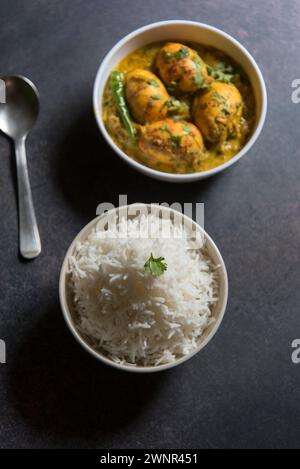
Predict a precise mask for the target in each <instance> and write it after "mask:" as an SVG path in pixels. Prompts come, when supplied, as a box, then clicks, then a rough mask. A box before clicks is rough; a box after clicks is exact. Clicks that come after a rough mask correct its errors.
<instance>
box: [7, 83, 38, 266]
mask: <svg viewBox="0 0 300 469" xmlns="http://www.w3.org/2000/svg"><path fill="white" fill-rule="evenodd" d="M1 79H2V80H4V82H5V95H6V96H5V100H6V102H5V103H2V104H0V130H2V132H3V133H5V134H6V135H7V136H8V137H10V138H11V139H12V140H13V142H14V147H15V153H16V163H17V180H18V202H19V231H20V252H21V255H22V256H23V257H25V258H26V259H34V258H35V257H37V256H38V255H39V254H40V252H41V241H40V236H39V231H38V226H37V222H36V217H35V212H34V206H33V201H32V194H31V189H30V182H29V176H28V169H27V159H26V149H25V142H26V137H27V135H28V134H29V132H30V130H31V129H32V127H33V126H34V124H35V122H36V120H37V117H38V113H39V94H38V91H37V89H36V87H35V86H34V84H33V83H32V82H31V81H30V80H28V79H27V78H25V77H22V76H7V77H1Z"/></svg>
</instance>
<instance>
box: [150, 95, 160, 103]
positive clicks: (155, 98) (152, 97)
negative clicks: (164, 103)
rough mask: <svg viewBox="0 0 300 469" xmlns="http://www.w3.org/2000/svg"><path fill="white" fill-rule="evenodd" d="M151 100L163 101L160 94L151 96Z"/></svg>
mask: <svg viewBox="0 0 300 469" xmlns="http://www.w3.org/2000/svg"><path fill="white" fill-rule="evenodd" d="M151 99H153V101H159V100H160V99H161V96H160V95H159V94H154V95H152V96H151Z"/></svg>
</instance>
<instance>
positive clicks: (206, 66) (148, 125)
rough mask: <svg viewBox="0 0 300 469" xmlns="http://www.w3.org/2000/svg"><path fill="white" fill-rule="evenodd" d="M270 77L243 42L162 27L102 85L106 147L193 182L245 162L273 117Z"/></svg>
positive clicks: (155, 173)
mask: <svg viewBox="0 0 300 469" xmlns="http://www.w3.org/2000/svg"><path fill="white" fill-rule="evenodd" d="M266 109H267V95H266V88H265V84H264V80H263V77H262V74H261V72H260V70H259V68H258V66H257V64H256V62H255V61H254V59H253V58H252V57H251V55H250V54H249V53H248V52H247V51H246V49H244V47H243V46H241V44H239V43H238V42H237V41H236V40H235V39H233V38H232V37H230V36H228V35H227V34H226V33H224V32H222V31H220V30H217V29H215V28H213V27H211V26H207V25H203V24H200V23H194V22H189V21H166V22H161V23H155V24H153V25H149V26H146V27H144V28H141V29H139V30H138V31H135V32H134V33H132V34H130V35H129V36H127V37H126V38H124V39H123V40H121V41H120V42H119V43H118V44H117V45H116V46H115V47H114V48H113V49H112V50H111V52H110V53H109V54H108V55H107V56H106V58H105V59H104V61H103V62H102V65H101V66H100V68H99V71H98V74H97V77H96V81H95V85H94V111H95V115H96V120H97V122H98V125H99V127H100V130H101V131H102V134H103V135H104V137H105V139H106V140H107V141H108V143H109V144H110V145H111V147H112V148H113V149H114V150H115V152H116V153H117V154H118V155H119V156H120V157H121V158H122V159H124V160H125V161H126V162H127V163H129V164H130V165H131V166H133V167H134V168H135V169H137V170H139V171H140V172H143V173H144V174H147V175H149V176H151V177H154V178H157V179H161V180H165V181H173V182H189V181H195V180H199V179H203V178H206V177H209V176H212V175H214V174H216V173H218V172H220V171H222V170H224V169H225V168H227V167H229V166H231V165H232V164H234V163H235V162H236V161H238V160H239V159H240V158H241V157H242V156H244V155H245V154H246V153H247V152H248V151H249V149H250V148H251V147H252V145H253V144H254V142H255V141H256V139H257V138H258V136H259V134H260V132H261V130H262V127H263V124H264V121H265V116H266Z"/></svg>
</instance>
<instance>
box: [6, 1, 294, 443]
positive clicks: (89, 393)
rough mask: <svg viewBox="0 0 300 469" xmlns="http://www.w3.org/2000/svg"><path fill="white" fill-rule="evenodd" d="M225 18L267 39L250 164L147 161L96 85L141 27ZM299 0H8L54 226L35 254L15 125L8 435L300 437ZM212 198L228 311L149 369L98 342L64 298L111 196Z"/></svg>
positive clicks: (41, 201)
mask: <svg viewBox="0 0 300 469" xmlns="http://www.w3.org/2000/svg"><path fill="white" fill-rule="evenodd" d="M174 18H175V19H176V18H180V19H193V20H199V21H202V22H206V23H209V24H212V25H214V26H217V27H219V28H222V29H224V30H225V31H227V32H228V33H230V34H232V35H233V36H235V37H236V38H237V39H239V40H240V41H241V42H242V43H243V44H244V45H245V46H246V47H247V48H249V50H250V51H251V52H252V53H253V55H254V57H255V58H256V60H257V61H258V64H259V65H260V67H261V69H262V71H263V74H264V76H265V78H266V81H267V86H268V92H269V114H268V119H267V122H266V126H265V128H264V131H263V134H262V136H261V138H260V139H259V141H258V143H257V144H256V145H255V147H254V148H253V149H252V151H251V152H250V153H249V154H248V155H247V157H246V158H244V159H243V160H242V161H241V162H240V163H239V164H237V165H236V166H234V167H233V168H232V169H231V170H229V171H227V172H225V173H223V174H222V175H220V176H218V177H216V178H214V179H211V180H209V181H207V182H204V183H201V182H200V183H196V184H193V185H186V186H175V185H169V184H167V183H161V182H155V181H153V180H151V179H147V178H146V177H144V176H142V175H139V174H137V173H136V172H134V171H133V170H132V169H130V168H128V167H127V166H126V165H125V164H124V163H122V162H121V161H119V159H118V158H117V157H116V156H115V155H114V154H113V153H112V152H111V150H110V149H109V148H108V147H107V146H106V144H105V143H104V142H103V140H102V138H101V136H100V134H99V131H98V130H97V128H96V125H95V122H94V118H93V115H92V110H91V109H92V106H91V93H92V84H93V80H94V76H95V73H96V71H97V68H98V65H99V63H100V61H101V59H102V58H103V56H104V54H105V53H106V52H107V51H108V50H109V49H110V48H111V47H112V46H113V45H114V44H115V43H116V42H117V41H118V40H119V39H120V38H121V37H122V36H124V35H125V34H127V33H128V32H130V31H132V30H134V29H136V28H137V27H139V26H142V25H144V24H147V23H150V22H152V21H157V20H163V19H174ZM299 24H300V2H299V0H294V1H291V0H288V1H282V0H267V1H265V2H261V1H260V0H255V1H251V2H250V3H249V2H241V1H240V0H230V1H227V2H224V1H223V0H214V1H211V0H202V1H201V0H181V1H178V0H177V1H175V0H174V1H173V0H163V1H159V0H130V1H125V0H123V1H122V0H109V1H104V0H85V1H83V0H82V1H80V0H72V1H71V0H52V1H51V2H49V1H47V0H39V1H37V0H35V1H34V0H28V1H26V2H24V1H21V0H10V1H6V0H1V2H0V63H1V73H2V74H8V73H20V74H24V75H27V76H28V77H29V78H31V79H32V80H33V81H34V82H35V83H36V85H37V87H38V88H39V91H40V94H41V114H40V119H39V121H38V125H37V126H36V128H35V130H34V132H33V133H32V135H31V136H30V138H29V140H28V159H29V168H30V176H31V182H32V188H33V195H34V201H35V205H36V211H37V216H38V221H39V226H40V232H41V237H42V242H43V254H42V255H41V257H40V258H38V259H37V260H36V261H35V262H31V263H25V262H22V261H21V260H20V259H19V258H18V254H17V241H18V228H17V211H16V199H15V187H14V178H15V171H14V160H13V157H12V152H11V148H10V144H9V142H8V141H7V140H6V139H5V138H4V137H1V138H0V155H1V163H0V164H1V170H0V200H1V205H0V216H1V231H0V244H1V248H0V272H1V273H0V275H1V295H0V338H1V339H5V340H6V342H7V364H6V365H0V446H1V447H4V448H7V447H10V448H11V447H23V448H28V447H42V448H46V447H63V448H118V447H120V448H125V447H129V448H132V447H134V448H146V447H157V448H168V447H169V448H224V447H225V448H232V447H233V448H248V447H252V448H253V447H255V448H263V447H264V448H265V447H275V448H286V447H300V366H298V367H297V366H296V365H293V364H292V362H291V342H292V340H293V339H295V338H300V315H299V313H300V311H299V303H300V285H299V274H300V266H299V235H300V219H299V215H300V204H299V195H300V194H299V175H300V168H299V159H300V133H299V115H300V105H298V106H297V105H295V104H293V103H292V101H291V82H292V80H294V79H295V78H298V77H300V59H299V56H300V31H299ZM118 194H128V197H129V202H135V201H144V202H149V201H152V202H163V201H167V202H174V201H181V202H205V206H206V228H207V231H208V232H209V233H210V234H211V235H212V237H213V238H214V239H215V241H216V243H217V244H218V246H219V247H220V249H221V251H222V253H223V255H224V258H225V261H226V263H227V266H228V271H229V278H230V300H229V305H228V310H227V315H226V318H225V320H224V323H223V326H222V328H221V330H220V332H219V333H218V335H217V337H216V338H215V339H214V341H213V342H212V343H211V344H210V345H209V346H208V347H207V348H206V349H205V350H204V351H203V352H201V353H200V354H199V355H198V356H197V357H196V358H194V359H193V360H191V361H190V362H189V363H187V364H185V365H183V366H181V367H179V368H178V369H174V370H173V371H170V372H167V373H164V374H159V375H153V376H132V375H127V374H122V373H118V372H115V371H111V370H110V369H107V368H105V367H103V366H101V365H100V364H99V363H97V362H96V361H95V360H94V359H93V358H90V357H89V356H88V355H87V354H86V353H85V352H84V351H82V350H81V348H80V347H79V346H78V345H77V343H75V341H74V340H73V338H72V337H71V335H70V333H69V331H68V330H67V328H66V326H65V324H64V322H63V319H62V315H61V312H60V308H59V302H58V288H57V286H58V276H59V270H60V266H61V263H62V260H63V256H64V253H65V251H66V249H67V247H68V245H69V243H70V242H71V240H72V239H73V237H74V236H75V235H76V234H77V232H78V231H79V230H80V229H81V228H82V227H83V225H85V224H86V223H87V222H88V221H89V220H91V219H92V218H93V217H94V215H95V211H96V207H97V205H98V204H99V203H100V202H103V201H107V202H113V203H117V202H118Z"/></svg>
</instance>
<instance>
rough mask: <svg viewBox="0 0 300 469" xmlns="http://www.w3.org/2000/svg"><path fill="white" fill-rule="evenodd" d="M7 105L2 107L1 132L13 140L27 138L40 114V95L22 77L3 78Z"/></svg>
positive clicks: (32, 85) (0, 112)
mask: <svg viewBox="0 0 300 469" xmlns="http://www.w3.org/2000/svg"><path fill="white" fill-rule="evenodd" d="M2 80H4V82H5V94H6V103H5V104H3V105H2V106H0V130H1V131H2V132H3V133H5V134H6V135H8V136H9V137H10V138H12V139H17V138H21V137H23V136H27V135H28V133H29V132H30V130H31V129H32V127H33V126H34V124H35V123H36V120H37V117H38V114H39V93H38V90H37V89H36V87H35V85H34V84H33V83H32V82H31V81H30V80H28V78H25V77H22V76H15V77H14V76H8V77H2Z"/></svg>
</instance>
